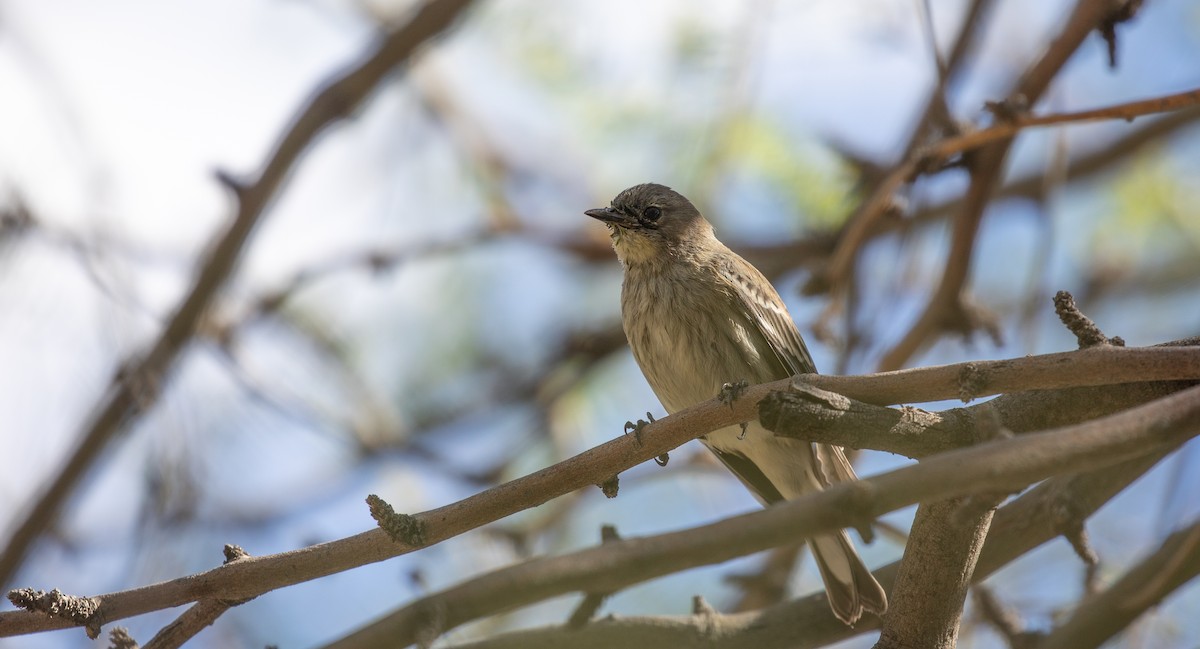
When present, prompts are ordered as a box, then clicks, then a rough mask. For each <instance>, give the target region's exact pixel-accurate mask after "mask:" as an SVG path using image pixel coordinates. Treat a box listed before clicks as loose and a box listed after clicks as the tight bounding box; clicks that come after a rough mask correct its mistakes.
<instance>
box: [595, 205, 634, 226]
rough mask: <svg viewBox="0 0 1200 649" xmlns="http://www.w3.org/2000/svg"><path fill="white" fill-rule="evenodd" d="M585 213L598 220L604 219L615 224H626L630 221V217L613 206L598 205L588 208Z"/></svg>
mask: <svg viewBox="0 0 1200 649" xmlns="http://www.w3.org/2000/svg"><path fill="white" fill-rule="evenodd" d="M584 214H587V215H588V216H590V217H592V218H593V219H596V220H598V221H604V222H605V223H611V224H613V225H626V224H627V223H628V218H626V216H625V215H624V214H622V213H620V212H618V211H616V210H614V209H613V208H611V207H597V208H596V209H594V210H586V211H585V212H584Z"/></svg>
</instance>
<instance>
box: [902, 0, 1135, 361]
mask: <svg viewBox="0 0 1200 649" xmlns="http://www.w3.org/2000/svg"><path fill="white" fill-rule="evenodd" d="M1114 5H1115V2H1114V0H1109V1H1107V2H1096V1H1095V0H1079V1H1078V2H1077V3H1076V4H1075V7H1074V9H1073V10H1072V11H1071V15H1070V16H1069V17H1068V18H1067V22H1066V26H1065V27H1064V28H1063V30H1062V31H1061V32H1060V33H1059V35H1058V37H1057V38H1056V39H1055V40H1054V42H1052V43H1051V44H1050V46H1049V47H1048V48H1047V49H1046V52H1045V53H1044V54H1043V55H1042V57H1041V58H1039V59H1038V60H1037V61H1036V62H1035V63H1034V64H1033V65H1032V66H1030V67H1029V69H1028V70H1026V71H1025V73H1024V74H1023V75H1022V76H1021V78H1020V80H1018V82H1017V83H1016V85H1015V86H1014V87H1013V89H1012V90H1011V91H1010V92H1009V93H1008V97H1010V98H1017V97H1021V98H1023V101H1025V102H1027V103H1028V104H1029V105H1033V104H1036V103H1037V101H1038V99H1039V98H1040V97H1041V95H1042V93H1043V92H1045V90H1046V88H1048V87H1049V85H1050V82H1051V81H1053V79H1054V77H1055V76H1056V75H1057V74H1058V71H1059V70H1060V69H1062V66H1063V65H1065V64H1066V62H1067V60H1068V59H1070V57H1071V56H1072V55H1073V54H1074V53H1075V50H1076V49H1078V47H1079V46H1080V45H1081V44H1082V43H1083V40H1084V38H1086V37H1087V35H1088V34H1090V33H1091V32H1092V31H1093V30H1094V29H1096V27H1097V26H1098V25H1099V24H1100V23H1101V22H1102V21H1104V20H1105V18H1106V17H1107V16H1108V15H1110V14H1111V13H1112V11H1113V8H1114ZM1011 145H1012V136H1011V135H1010V136H1008V137H1006V138H1002V139H999V140H996V141H993V142H992V143H991V144H988V145H987V146H984V147H982V148H980V149H978V150H976V151H975V152H974V153H973V154H972V156H971V161H970V165H969V168H970V171H971V184H970V186H969V187H968V189H967V195H966V200H965V201H964V203H963V207H962V211H961V212H960V213H959V214H958V217H957V218H956V219H955V221H954V226H953V231H952V233H951V243H950V253H949V255H948V256H947V258H946V269H945V272H944V273H943V274H942V279H941V282H940V283H939V284H938V286H937V288H936V289H935V290H934V293H933V295H932V296H931V297H930V299H929V302H928V303H927V304H926V306H925V309H924V311H923V312H922V314H921V315H920V317H918V318H917V321H916V322H915V323H914V324H913V326H912V327H911V328H910V329H909V331H908V333H906V334H905V335H904V337H903V338H901V339H900V341H899V342H897V343H896V344H895V346H893V347H892V348H891V349H890V350H889V351H888V352H887V353H886V354H884V356H883V359H882V360H881V361H880V365H879V367H880V369H884V370H889V369H897V368H899V367H902V366H903V365H904V364H905V363H906V362H907V361H908V359H909V358H911V357H912V356H913V354H915V353H917V351H918V350H919V349H921V348H922V347H924V346H925V345H926V344H927V343H928V342H929V340H930V339H931V338H932V337H933V336H935V335H936V334H938V333H940V332H941V331H943V330H944V329H945V328H947V326H952V327H954V328H958V329H962V330H964V331H970V330H971V329H972V328H974V326H975V324H976V322H975V321H976V319H977V318H976V316H975V315H973V314H971V313H969V312H968V310H967V308H966V307H965V305H964V304H963V301H962V299H963V290H964V288H965V286H966V282H967V277H968V275H969V273H970V268H971V259H972V257H973V255H974V250H975V237H976V234H977V233H978V231H979V224H980V222H981V220H982V219H983V213H984V209H985V208H986V207H987V205H988V203H990V202H991V200H992V194H993V193H994V191H995V190H996V188H997V186H998V185H999V183H1000V176H1001V175H1002V171H1003V169H1004V161H1005V159H1006V158H1007V157H1008V150H1009V148H1010V146H1011Z"/></svg>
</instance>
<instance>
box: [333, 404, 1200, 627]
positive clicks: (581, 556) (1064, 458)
mask: <svg viewBox="0 0 1200 649" xmlns="http://www.w3.org/2000/svg"><path fill="white" fill-rule="evenodd" d="M1197 434H1200V386H1194V387H1191V388H1188V389H1185V390H1183V391H1180V392H1176V393H1174V394H1172V395H1170V396H1167V397H1164V398H1162V399H1159V400H1157V401H1152V402H1150V403H1148V404H1145V405H1142V406H1139V407H1136V408H1132V409H1130V410H1126V411H1123V412H1120V413H1118V414H1116V415H1112V416H1109V417H1106V418H1103V419H1098V420H1095V421H1090V422H1086V423H1083V424H1077V425H1074V426H1067V427H1064V428H1059V429H1056V430H1051V431H1046V432H1043V433H1036V434H1030V435H1025V436H1021V437H1019V438H1014V439H1007V440H1002V441H996V442H992V443H989V444H984V445H980V446H976V447H972V448H967V449H962V450H958V451H951V452H948V453H944V454H942V455H939V456H936V457H933V458H930V459H928V460H926V461H924V462H922V463H921V464H919V465H916V466H909V467H904V468H902V469H898V470H895V471H891V472H889V473H885V474H882V475H878V476H874V477H871V478H866V479H863V480H860V481H858V482H853V483H841V484H838V485H836V486H834V487H831V488H829V489H825V490H823V491H819V492H815V493H811V494H807V495H805V496H803V497H801V498H797V499H795V500H791V501H786V502H782V503H778V504H776V505H774V506H772V507H769V508H767V509H764V510H760V511H756V512H752V513H749V514H743V515H740V516H734V517H731V518H727V519H725V520H722V521H719V522H717V523H712V524H709V525H703V526H700V527H695V528H692V529H689V530H684V531H680V532H672V533H668V534H659V535H655V536H649V537H644V538H634V539H627V540H621V541H616V542H612V543H609V544H606V545H603V546H600V547H595V548H590V549H587V550H583V551H580V552H574V553H570V554H567V555H563V556H559V557H548V558H542V559H535V560H532V561H528V562H525V563H522V564H519V565H516V566H512V567H508V568H503V569H500V570H497V571H495V572H492V573H489V574H487V575H483V576H481V577H478V578H475V579H472V580H470V581H468V582H465V583H463V584H460V585H459V586H456V587H454V588H451V589H449V590H446V591H443V592H441V593H437V594H435V595H432V596H429V597H426V598H424V599H421V600H419V601H417V602H414V603H412V604H410V605H408V606H405V607H403V608H401V609H399V610H397V611H396V612H394V613H392V614H390V615H388V616H386V617H384V618H383V619H381V620H378V621H376V622H374V623H372V624H371V625H369V626H367V627H365V628H363V629H361V630H359V631H358V632H356V633H354V634H352V635H350V636H347V637H346V638H343V639H341V640H339V641H337V642H334V643H332V644H330V645H328V647H327V649H358V648H365V647H377V646H406V645H408V644H411V643H413V642H416V641H417V640H418V639H431V638H435V637H437V636H438V635H440V634H442V633H444V632H445V631H447V630H449V629H452V628H454V627H456V626H458V625H460V624H463V623H465V622H468V621H471V620H474V619H478V618H479V617H482V616H485V615H489V614H493V613H497V612H500V611H504V610H509V609H512V608H516V607H519V606H523V605H528V604H532V603H534V602H538V601H541V600H544V599H548V598H550V597H554V596H557V595H562V594H566V593H570V592H575V591H585V592H591V591H603V592H615V591H617V590H619V589H622V588H626V587H628V586H630V585H633V584H637V583H641V582H644V581H647V580H650V579H653V578H655V577H661V576H663V575H667V574H671V573H675V572H679V571H681V570H684V569H687V568H693V567H697V566H702V565H711V564H714V563H720V562H723V561H728V560H730V559H733V558H736V557H739V556H744V555H746V554H750V553H753V552H759V551H762V550H765V549H768V548H772V547H777V546H780V545H786V544H790V543H796V542H799V541H801V540H803V539H808V538H811V537H812V536H814V535H817V534H822V533H828V532H830V531H833V530H836V529H840V528H845V527H854V526H856V525H857V524H860V523H861V522H862V521H864V520H871V519H872V518H875V517H877V516H880V515H883V514H885V513H887V512H890V511H894V510H896V509H899V508H901V507H905V506H908V505H911V504H914V503H918V502H930V501H938V500H944V499H947V498H954V497H959V496H966V495H974V494H992V493H997V492H1000V493H1003V492H1006V491H1011V490H1016V489H1020V488H1023V487H1024V486H1026V485H1028V484H1030V483H1032V482H1035V481H1039V480H1043V479H1045V478H1048V477H1050V476H1053V475H1058V474H1069V473H1077V472H1084V471H1091V470H1094V469H1098V468H1100V467H1105V466H1112V465H1115V464H1118V463H1120V462H1122V461H1126V460H1131V459H1134V458H1138V457H1143V456H1146V455H1149V454H1154V453H1160V452H1163V451H1166V450H1168V449H1173V448H1175V447H1177V446H1178V445H1179V444H1182V443H1183V442H1184V441H1186V440H1187V439H1189V438H1191V437H1193V436H1195V435H1197ZM974 556H975V555H974V554H973V555H972V557H974ZM968 574H969V572H968ZM885 583H886V582H885ZM516 584H520V585H522V587H520V588H517V587H515V586H514V585H516ZM934 599H937V598H936V597H934ZM959 605H960V606H961V603H959ZM885 632H886V627H885ZM913 646H918V645H913Z"/></svg>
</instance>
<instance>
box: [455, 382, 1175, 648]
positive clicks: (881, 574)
mask: <svg viewBox="0 0 1200 649" xmlns="http://www.w3.org/2000/svg"><path fill="white" fill-rule="evenodd" d="M1108 391H1109V390H1106V392H1108ZM1164 455H1165V454H1162V453H1160V454H1155V455H1151V456H1146V457H1144V458H1139V459H1137V460H1132V461H1130V462H1126V463H1123V464H1120V465H1118V466H1115V467H1111V468H1106V469H1103V470H1099V471H1094V472H1091V473H1085V474H1082V475H1074V476H1067V477H1057V478H1051V479H1050V480H1047V481H1045V482H1043V483H1042V484H1040V485H1038V486H1037V487H1035V488H1034V489H1031V490H1030V491H1029V492H1028V493H1026V494H1024V495H1022V496H1021V497H1020V498H1018V499H1017V500H1015V501H1013V502H1011V503H1009V504H1008V505H1005V506H1004V507H1001V508H1000V510H999V511H998V512H996V516H995V517H994V519H993V522H992V528H991V532H990V533H989V534H988V538H987V541H986V543H985V544H984V547H983V552H982V554H981V555H980V558H979V563H978V564H977V565H976V567H975V574H974V581H975V582H976V583H978V582H980V581H982V580H984V579H986V578H987V577H988V576H989V575H991V574H993V573H995V572H996V571H998V570H1000V569H1001V568H1003V567H1004V566H1005V565H1007V564H1008V563H1010V562H1011V561H1013V560H1014V559H1016V558H1018V557H1020V556H1021V555H1023V554H1025V553H1027V552H1029V551H1030V550H1033V549H1034V548H1036V547H1038V546H1040V545H1042V544H1044V543H1046V542H1047V541H1050V540H1053V539H1054V538H1055V537H1057V536H1058V534H1059V530H1058V528H1057V526H1056V525H1055V522H1054V516H1052V515H1051V514H1052V512H1057V511H1060V510H1063V509H1067V508H1070V509H1073V510H1076V511H1078V512H1079V513H1080V515H1081V516H1085V517H1086V516H1090V515H1091V514H1092V513H1094V512H1095V511H1096V510H1098V509H1099V508H1100V507H1101V506H1103V505H1104V504H1105V503H1107V502H1108V501H1109V500H1110V499H1111V498H1112V497H1113V496H1115V495H1116V494H1117V493H1119V492H1120V491H1122V490H1123V489H1124V488H1125V487H1127V486H1129V484H1131V483H1132V482H1133V481H1134V480H1136V479H1138V478H1139V477H1141V476H1142V475H1143V474H1145V472H1146V471H1148V470H1150V468H1151V467H1153V466H1154V465H1155V464H1156V463H1157V462H1158V461H1159V460H1161V459H1162V457H1164ZM899 565H900V564H899V562H895V563H891V564H889V565H887V566H884V567H882V568H880V569H878V570H876V571H875V578H876V579H878V580H879V582H880V583H882V584H890V583H892V582H893V581H894V580H895V578H896V572H897V571H898V569H899ZM878 626H879V620H878V619H877V618H873V617H871V618H864V619H862V620H860V621H859V623H858V624H857V625H855V626H854V627H848V626H846V625H845V624H842V623H841V622H839V621H838V620H837V619H835V618H834V617H833V616H832V615H830V614H829V603H828V602H827V601H826V599H825V595H824V594H823V593H815V594H812V595H808V596H806V597H802V598H799V599H797V600H794V601H791V602H788V603H785V604H780V605H778V606H773V607H771V608H769V609H765V610H762V611H756V612H753V613H739V614H734V615H708V616H703V617H701V616H695V615H692V616H683V617H671V616H655V617H626V618H620V617H612V616H610V617H607V618H605V619H602V620H598V621H596V622H594V623H592V624H590V625H588V626H587V627H585V628H583V629H567V628H565V627H561V626H557V627H545V628H540V629H530V630H527V631H517V632H513V633H507V634H502V635H499V636H495V637H491V638H487V639H484V640H480V641H477V642H471V643H467V644H462V645H455V649H557V648H558V647H563V646H570V647H572V648H573V649H608V648H609V647H623V648H625V649H660V648H661V647H704V648H705V649H815V648H816V647H823V646H826V645H829V644H832V643H834V642H838V641H841V640H845V639H847V638H851V637H853V636H856V635H860V634H862V633H866V632H868V631H871V630H873V629H876V628H878Z"/></svg>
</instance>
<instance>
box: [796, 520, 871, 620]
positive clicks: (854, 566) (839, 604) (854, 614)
mask: <svg viewBox="0 0 1200 649" xmlns="http://www.w3.org/2000/svg"><path fill="white" fill-rule="evenodd" d="M809 546H810V547H812V551H813V558H814V559H816V562H817V568H818V569H819V570H820V571H821V579H822V580H823V581H824V582H825V592H827V593H828V594H829V606H830V608H832V609H833V614H834V615H836V616H837V617H838V619H839V620H841V621H842V622H845V623H846V624H854V623H855V622H857V621H858V618H859V617H860V616H861V615H862V612H863V611H864V610H866V611H870V612H872V613H874V614H876V615H883V614H884V613H885V612H887V607H888V603H887V593H885V592H883V587H882V586H880V585H879V582H878V581H875V577H874V576H873V575H872V574H871V571H870V570H868V569H867V566H866V565H864V564H863V562H862V559H861V558H859V556H858V553H857V552H855V551H854V546H853V545H851V544H850V538H849V537H848V536H846V533H845V532H844V531H843V532H838V533H837V534H831V535H829V536H818V537H815V538H812V539H810V540H809Z"/></svg>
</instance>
